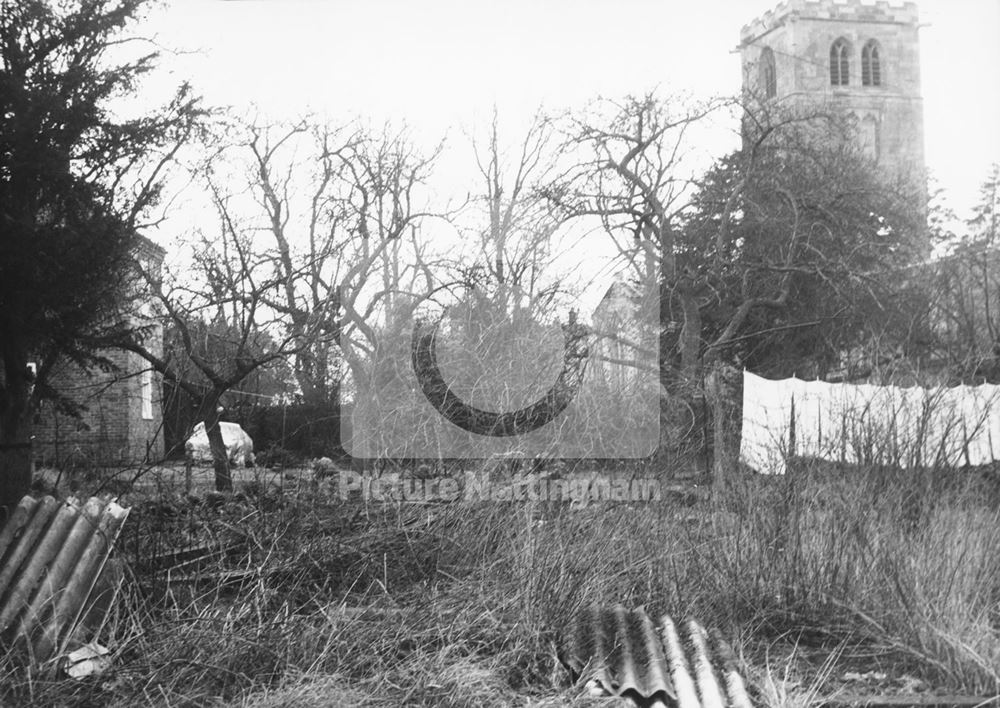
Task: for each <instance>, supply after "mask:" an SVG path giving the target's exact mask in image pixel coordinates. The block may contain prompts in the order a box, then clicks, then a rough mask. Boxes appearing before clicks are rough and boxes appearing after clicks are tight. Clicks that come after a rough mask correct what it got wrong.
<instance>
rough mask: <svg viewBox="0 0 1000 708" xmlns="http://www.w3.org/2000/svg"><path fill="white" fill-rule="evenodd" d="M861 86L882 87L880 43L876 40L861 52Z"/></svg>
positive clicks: (870, 42)
mask: <svg viewBox="0 0 1000 708" xmlns="http://www.w3.org/2000/svg"><path fill="white" fill-rule="evenodd" d="M861 84H862V85H863V86H881V85H882V62H881V61H880V59H879V51H878V42H876V41H875V40H874V39H873V40H870V41H869V42H868V43H867V44H866V45H865V46H864V48H863V49H862V50H861Z"/></svg>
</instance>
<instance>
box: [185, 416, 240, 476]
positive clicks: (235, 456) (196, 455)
mask: <svg viewBox="0 0 1000 708" xmlns="http://www.w3.org/2000/svg"><path fill="white" fill-rule="evenodd" d="M219 425H220V426H221V427H222V442H224V443H225V444H226V452H227V453H228V454H229V462H230V464H234V465H237V464H242V465H243V466H244V467H252V466H253V465H254V462H255V460H254V456H253V440H252V439H251V438H250V436H249V435H247V432H246V431H245V430H244V429H243V428H241V427H240V425H239V424H238V423H219ZM184 452H185V453H186V454H187V457H188V459H189V460H191V461H192V462H211V461H212V450H211V448H210V447H209V444H208V433H206V432H205V424H204V423H198V425H196V426H194V430H193V431H192V432H191V437H189V438H188V439H187V442H186V443H184Z"/></svg>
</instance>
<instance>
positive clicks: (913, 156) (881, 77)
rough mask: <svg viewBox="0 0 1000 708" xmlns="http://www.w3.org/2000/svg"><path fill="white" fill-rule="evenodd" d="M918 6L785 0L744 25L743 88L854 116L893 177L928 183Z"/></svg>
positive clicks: (860, 131)
mask: <svg viewBox="0 0 1000 708" xmlns="http://www.w3.org/2000/svg"><path fill="white" fill-rule="evenodd" d="M917 28H918V24H917V8H916V5H915V4H914V3H912V2H907V3H890V2H886V1H885V0H878V1H877V2H862V0H786V1H785V2H783V3H781V4H780V5H778V6H777V7H776V8H775V9H774V10H772V11H770V12H767V13H765V14H764V15H762V16H761V17H759V18H757V19H756V20H754V21H753V22H751V23H749V24H748V25H746V26H745V27H744V28H743V30H742V32H741V33H740V46H739V50H740V53H741V56H742V64H743V83H744V88H745V89H747V90H749V91H753V92H755V93H756V94H757V95H759V96H760V97H763V98H767V99H769V100H775V101H779V102H790V103H791V104H792V105H800V106H801V105H802V104H804V103H816V104H817V105H819V106H827V107H833V108H835V109H838V110H842V111H846V112H847V113H848V114H851V115H853V116H854V118H855V119H856V121H857V126H858V139H859V140H861V141H862V145H863V146H864V148H865V150H866V152H867V153H868V154H869V156H870V157H872V158H874V159H875V161H876V162H877V164H878V165H879V166H880V167H881V168H882V169H883V170H885V172H886V176H887V177H889V178H893V177H898V176H901V177H903V178H904V179H906V180H909V181H911V183H912V184H914V185H916V186H917V187H918V189H919V190H920V191H921V192H923V191H924V190H925V187H924V184H925V173H924V129H923V99H922V98H921V96H920V53H919V43H918V33H917Z"/></svg>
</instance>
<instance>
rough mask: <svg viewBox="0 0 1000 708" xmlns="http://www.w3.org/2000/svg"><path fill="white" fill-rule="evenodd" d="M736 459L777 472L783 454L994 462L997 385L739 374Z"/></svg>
mask: <svg viewBox="0 0 1000 708" xmlns="http://www.w3.org/2000/svg"><path fill="white" fill-rule="evenodd" d="M742 431H743V435H742V439H741V441H740V460H741V461H742V462H743V463H744V464H746V465H748V466H749V467H751V468H752V469H755V470H757V471H758V472H760V473H762V474H783V473H784V472H785V470H786V466H787V461H788V459H789V458H790V457H792V456H795V457H802V458H811V459H819V460H827V461H832V462H843V463H848V464H880V465H892V466H897V467H900V468H904V469H905V468H912V467H917V466H932V465H940V466H950V467H959V466H964V465H985V464H991V463H993V462H996V461H997V460H1000V386H996V385H992V384H984V385H980V386H956V387H954V388H946V387H936V388H921V387H917V386H914V387H907V388H903V387H899V386H873V385H870V384H860V385H852V384H831V383H825V382H822V381H800V380H799V379H797V378H791V379H782V380H779V381H773V380H769V379H765V378H762V377H760V376H756V375H754V374H751V373H749V372H744V374H743V426H742Z"/></svg>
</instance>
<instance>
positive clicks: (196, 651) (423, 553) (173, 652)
mask: <svg viewBox="0 0 1000 708" xmlns="http://www.w3.org/2000/svg"><path fill="white" fill-rule="evenodd" d="M324 484H325V483H324ZM998 501H1000V494H998V492H997V484H996V482H995V481H994V480H993V479H991V478H989V477H988V476H986V475H985V474H983V473H981V472H978V471H976V472H963V471H955V470H953V471H942V470H923V471H912V470H907V471H900V470H884V469H866V470H834V469H820V468H818V467H813V468H810V467H809V466H805V467H803V468H800V469H797V470H796V471H795V473H794V474H791V475H789V476H787V477H786V478H780V479H766V478H759V477H745V478H740V479H739V481H738V482H737V483H736V484H735V485H732V486H730V487H729V488H728V489H727V490H725V491H724V492H720V493H719V494H717V495H716V496H715V498H713V499H712V500H710V501H705V502H698V503H696V504H694V505H690V504H687V505H685V504H680V503H676V502H670V501H667V502H664V503H660V504H623V503H599V504H591V505H588V506H586V507H585V508H576V507H574V506H571V505H569V504H557V503H540V502H539V503H534V504H532V503H526V502H522V503H514V502H508V503H477V504H466V503H454V504H427V505H415V504H412V505H407V504H403V505H393V504H391V503H386V504H382V503H375V504H368V505H364V504H362V503H360V502H358V503H345V502H341V501H339V500H337V499H336V498H335V497H334V495H333V494H332V493H331V492H330V490H329V488H328V487H326V486H323V487H320V488H319V489H313V488H311V487H309V486H308V485H303V487H302V488H300V489H298V490H294V489H291V488H286V490H285V491H284V493H279V492H278V490H276V489H274V488H266V487H264V486H262V485H257V486H256V487H254V486H251V488H250V489H248V490H246V493H244V494H242V495H239V496H238V497H236V498H233V499H229V500H227V501H225V502H224V503H221V504H218V505H216V506H213V505H210V504H208V503H206V502H205V501H202V502H200V503H197V504H195V503H192V502H191V501H190V500H185V499H182V498H180V497H171V496H170V495H169V494H167V493H165V492H163V493H161V495H160V496H159V498H157V499H152V500H146V501H143V500H140V499H135V500H133V501H132V503H134V504H135V508H134V511H133V516H132V518H130V520H129V524H128V527H127V528H126V532H125V534H124V536H123V538H122V542H121V548H122V551H123V554H124V555H125V556H126V557H128V558H129V560H130V562H131V567H132V568H133V574H132V575H131V576H130V579H129V581H128V582H127V583H126V586H125V591H124V594H123V596H122V598H121V601H120V602H119V603H118V605H117V608H116V611H115V614H114V616H113V618H112V621H111V623H110V624H109V626H108V628H107V630H106V631H105V633H104V637H103V639H104V641H105V642H106V643H108V644H109V645H111V646H113V647H114V648H115V649H116V656H115V664H114V669H113V670H112V671H111V672H109V673H107V674H105V675H102V676H99V677H93V678H90V679H86V680H84V681H80V682H71V681H69V680H54V679H50V678H47V677H46V676H45V675H43V674H40V673H38V672H35V673H34V674H31V673H29V672H27V671H26V670H24V669H19V668H16V667H15V666H14V665H13V664H12V663H10V662H8V664H7V666H6V667H5V669H4V675H3V676H0V678H2V686H3V687H2V688H0V691H2V694H0V696H2V700H3V702H4V704H8V703H9V704H13V705H24V704H30V705H67V704H68V705H73V704H79V705H87V704H91V705H123V706H124V705H135V704H161V705H245V706H283V705H287V706H293V705H294V706H309V705H315V706H321V705H322V706H326V705H370V706H398V705H427V706H449V705H450V706H465V705H483V706H492V705H496V706H500V705H566V704H575V705H586V704H587V701H588V700H589V699H587V698H584V697H582V696H581V695H580V692H579V690H578V689H574V688H573V687H571V685H570V677H569V676H568V674H567V673H566V671H565V670H564V669H563V668H562V665H561V663H560V661H559V648H560V641H561V638H562V636H563V632H564V631H565V629H566V627H567V626H568V624H569V620H570V618H571V617H572V616H573V614H574V613H575V612H576V611H577V610H579V609H580V608H582V607H584V606H587V605H589V604H591V603H623V604H625V605H628V606H639V605H642V606H645V608H646V609H647V611H649V612H650V613H651V614H658V613H663V612H666V613H669V614H671V615H672V616H675V617H685V616H688V615H691V616H695V617H697V618H699V619H700V620H701V621H702V622H703V623H704V624H707V625H710V626H715V627H718V628H719V629H721V630H722V631H723V632H724V633H725V634H727V635H728V636H730V637H731V638H733V639H734V640H735V641H736V644H737V648H738V650H739V651H740V652H741V653H742V654H743V656H744V657H745V659H746V660H747V662H748V666H747V673H748V677H749V678H750V680H751V684H752V686H751V688H752V690H753V691H754V692H755V695H756V696H757V698H758V700H760V701H761V703H763V704H765V705H774V706H778V705H811V704H815V703H817V702H819V701H820V700H821V698H822V697H823V696H825V695H827V694H828V693H829V692H831V691H833V690H835V689H836V688H837V687H836V685H835V684H836V679H837V678H838V676H840V675H841V674H842V673H843V671H844V670H847V669H850V668H854V666H855V665H856V664H857V663H858V662H859V661H861V660H862V659H861V657H863V658H864V659H863V661H864V665H866V666H875V665H877V666H881V667H886V668H887V669H888V670H889V671H890V672H891V671H896V672H898V673H904V672H905V673H907V674H909V675H911V676H918V677H920V678H922V679H923V680H925V681H926V682H927V683H929V684H930V685H932V686H936V687H941V688H947V689H949V690H951V691H954V692H961V693H967V694H976V695H993V694H996V693H998V692H1000V512H998V507H1000V505H998ZM198 547H211V548H215V549H223V550H222V552H220V553H218V554H217V555H215V556H213V557H211V558H210V559H208V560H207V561H204V562H203V563H202V567H200V568H193V569H192V570H190V571H188V572H187V573H186V574H181V575H178V574H177V573H175V572H172V573H171V576H170V582H169V583H168V582H167V575H166V573H165V571H164V570H163V569H162V568H159V567H157V564H156V563H154V562H152V561H151V560H150V559H151V558H153V557H154V556H155V555H157V554H162V553H163V552H164V551H166V550H168V549H177V548H198ZM791 646H797V647H798V650H797V651H798V653H799V655H808V656H811V657H814V658H815V661H814V662H813V663H812V664H810V662H809V661H802V662H799V661H796V660H793V659H789V655H788V652H785V653H782V652H783V651H785V650H784V648H785V647H791ZM883 670H885V668H884V669H883Z"/></svg>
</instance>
